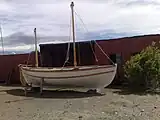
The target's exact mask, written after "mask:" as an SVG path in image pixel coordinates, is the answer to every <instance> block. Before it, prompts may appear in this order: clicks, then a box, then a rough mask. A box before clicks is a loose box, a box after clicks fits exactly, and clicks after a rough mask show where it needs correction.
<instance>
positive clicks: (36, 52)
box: [34, 28, 38, 67]
mask: <svg viewBox="0 0 160 120" xmlns="http://www.w3.org/2000/svg"><path fill="white" fill-rule="evenodd" d="M34 34H35V60H36V64H35V66H36V67H38V50H37V33H36V28H34Z"/></svg>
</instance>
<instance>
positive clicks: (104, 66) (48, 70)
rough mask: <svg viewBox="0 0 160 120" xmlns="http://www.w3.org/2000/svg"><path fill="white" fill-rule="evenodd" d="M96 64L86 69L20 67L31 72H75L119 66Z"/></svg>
mask: <svg viewBox="0 0 160 120" xmlns="http://www.w3.org/2000/svg"><path fill="white" fill-rule="evenodd" d="M94 66H96V65H91V66H88V67H89V68H84V69H74V68H73V69H70V70H64V69H63V68H62V67H51V68H55V69H57V70H55V69H54V70H53V69H51V68H48V67H38V68H42V69H43V68H46V69H45V70H44V69H43V70H41V69H36V67H28V66H23V65H21V66H19V67H20V68H21V69H23V70H26V71H30V72H75V71H88V70H96V69H104V68H113V67H115V68H117V64H115V65H103V66H97V67H94ZM80 67H86V66H80ZM32 68H33V69H32ZM47 68H48V69H47ZM60 68H61V69H60ZM65 68H66V67H65ZM67 68H72V67H67Z"/></svg>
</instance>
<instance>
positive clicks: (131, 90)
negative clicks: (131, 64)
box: [108, 85, 160, 95]
mask: <svg viewBox="0 0 160 120" xmlns="http://www.w3.org/2000/svg"><path fill="white" fill-rule="evenodd" d="M108 89H113V93H116V94H119V95H130V94H134V95H147V94H150V95H156V94H159V95H160V92H158V91H152V90H146V89H144V87H133V86H129V85H111V86H109V87H108Z"/></svg>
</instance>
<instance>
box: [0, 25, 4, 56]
mask: <svg viewBox="0 0 160 120" xmlns="http://www.w3.org/2000/svg"><path fill="white" fill-rule="evenodd" d="M0 34H1V43H2V53H3V55H4V45H3V33H2V26H1V25H0Z"/></svg>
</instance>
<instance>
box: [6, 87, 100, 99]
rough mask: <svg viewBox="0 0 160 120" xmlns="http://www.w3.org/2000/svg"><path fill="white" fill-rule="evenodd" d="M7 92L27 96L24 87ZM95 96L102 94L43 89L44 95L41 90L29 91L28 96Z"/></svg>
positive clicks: (64, 97)
mask: <svg viewBox="0 0 160 120" xmlns="http://www.w3.org/2000/svg"><path fill="white" fill-rule="evenodd" d="M6 92H7V94H11V95H14V96H25V94H24V90H23V89H10V90H6ZM94 96H102V95H101V94H98V93H87V92H79V91H72V90H61V91H58V90H43V95H40V94H39V92H29V93H27V97H35V98H57V99H67V98H85V97H94Z"/></svg>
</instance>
